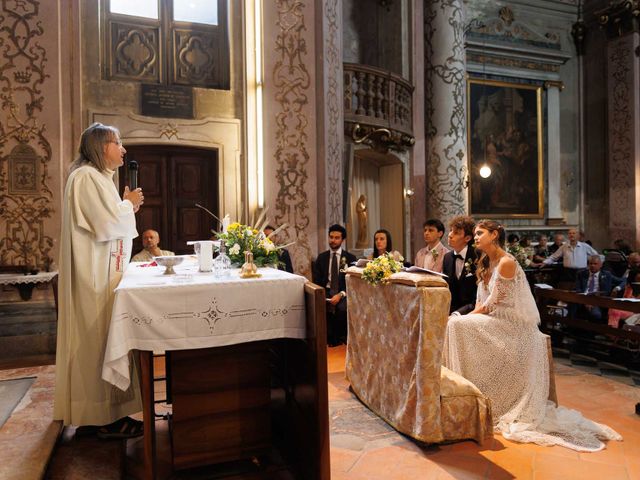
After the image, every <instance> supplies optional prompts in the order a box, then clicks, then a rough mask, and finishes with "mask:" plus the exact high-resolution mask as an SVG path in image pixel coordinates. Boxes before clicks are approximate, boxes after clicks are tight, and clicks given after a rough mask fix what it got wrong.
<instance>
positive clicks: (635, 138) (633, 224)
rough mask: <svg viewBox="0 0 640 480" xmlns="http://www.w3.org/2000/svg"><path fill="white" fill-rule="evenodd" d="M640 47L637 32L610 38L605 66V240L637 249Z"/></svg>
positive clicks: (639, 236)
mask: <svg viewBox="0 0 640 480" xmlns="http://www.w3.org/2000/svg"><path fill="white" fill-rule="evenodd" d="M639 48H640V36H639V34H638V32H637V31H634V32H630V33H627V34H626V35H624V36H620V37H615V38H610V40H609V43H608V45H607V63H608V68H607V70H608V79H607V87H608V96H607V97H608V105H607V106H608V117H609V118H608V120H609V121H608V125H609V135H608V136H609V145H608V153H609V155H608V157H609V238H610V239H611V240H612V241H613V240H614V239H616V238H622V239H625V240H627V241H628V242H630V243H631V245H632V246H633V245H635V246H636V248H637V247H638V246H640V230H639V228H638V226H639V225H640V59H639V58H638V55H637V53H636V52H638V49H639Z"/></svg>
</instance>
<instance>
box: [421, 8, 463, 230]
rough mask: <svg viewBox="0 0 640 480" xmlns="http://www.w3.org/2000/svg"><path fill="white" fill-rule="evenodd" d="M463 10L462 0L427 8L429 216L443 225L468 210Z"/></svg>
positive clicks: (426, 84)
mask: <svg viewBox="0 0 640 480" xmlns="http://www.w3.org/2000/svg"><path fill="white" fill-rule="evenodd" d="M463 8H464V7H463V3H462V0H434V1H432V2H430V4H429V5H427V4H425V27H424V32H425V46H424V49H425V97H426V103H425V117H426V126H425V129H426V132H425V138H426V140H427V168H426V172H425V176H426V179H427V182H426V183H427V206H428V208H427V213H428V215H429V216H433V217H435V218H440V219H441V220H442V221H444V222H445V223H446V221H447V220H448V219H450V218H451V217H454V216H456V215H460V214H465V213H467V211H468V203H467V202H468V199H467V194H466V190H465V189H464V183H465V180H466V162H467V132H466V100H465V98H466V80H465V74H466V73H465V51H464V12H463ZM436 47H437V48H436Z"/></svg>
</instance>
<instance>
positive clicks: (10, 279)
mask: <svg viewBox="0 0 640 480" xmlns="http://www.w3.org/2000/svg"><path fill="white" fill-rule="evenodd" d="M56 275H58V272H57V271H56V272H38V273H36V274H35V275H25V274H24V273H0V285H20V284H24V283H46V282H50V281H51V280H53V279H54V278H55V276H56Z"/></svg>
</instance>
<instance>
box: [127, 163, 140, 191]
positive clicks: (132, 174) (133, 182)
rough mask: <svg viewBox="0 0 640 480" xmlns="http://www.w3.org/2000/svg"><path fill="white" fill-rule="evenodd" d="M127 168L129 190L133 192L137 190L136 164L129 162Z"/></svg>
mask: <svg viewBox="0 0 640 480" xmlns="http://www.w3.org/2000/svg"><path fill="white" fill-rule="evenodd" d="M127 168H128V169H129V189H130V190H132V191H133V190H135V189H136V188H138V162H136V161H135V160H129V161H128V162H127Z"/></svg>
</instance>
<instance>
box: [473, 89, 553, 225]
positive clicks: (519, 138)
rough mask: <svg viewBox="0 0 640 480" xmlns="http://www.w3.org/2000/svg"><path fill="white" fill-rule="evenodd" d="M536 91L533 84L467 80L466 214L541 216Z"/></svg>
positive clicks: (539, 123) (539, 122) (539, 117)
mask: <svg viewBox="0 0 640 480" xmlns="http://www.w3.org/2000/svg"><path fill="white" fill-rule="evenodd" d="M541 95H542V87H540V86H536V85H523V84H519V83H506V82H499V81H493V80H479V79H472V78H470V79H468V80H467V102H468V104H467V135H468V159H469V165H468V168H469V189H468V190H469V207H470V213H471V215H473V216H476V217H503V218H504V217H511V218H541V217H542V216H543V215H544V211H543V209H544V202H543V194H544V186H543V178H544V177H543V156H542V155H543V152H542V107H541Z"/></svg>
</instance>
